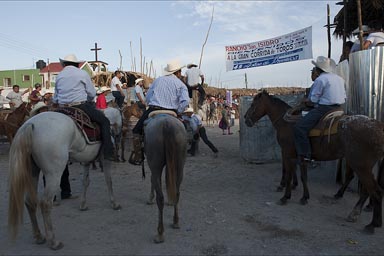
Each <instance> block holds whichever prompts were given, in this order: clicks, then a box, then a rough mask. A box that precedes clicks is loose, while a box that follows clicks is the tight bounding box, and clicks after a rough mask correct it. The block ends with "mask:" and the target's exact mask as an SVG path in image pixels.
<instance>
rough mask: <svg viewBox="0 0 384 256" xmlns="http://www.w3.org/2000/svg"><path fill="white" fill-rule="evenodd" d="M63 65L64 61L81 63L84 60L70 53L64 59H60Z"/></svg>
mask: <svg viewBox="0 0 384 256" xmlns="http://www.w3.org/2000/svg"><path fill="white" fill-rule="evenodd" d="M59 60H60V63H61V65H63V63H64V62H72V63H81V62H82V61H79V60H77V58H76V56H75V54H69V55H67V56H65V57H64V59H59Z"/></svg>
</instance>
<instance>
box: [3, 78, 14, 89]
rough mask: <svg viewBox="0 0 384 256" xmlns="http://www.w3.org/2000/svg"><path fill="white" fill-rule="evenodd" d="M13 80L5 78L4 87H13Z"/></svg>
mask: <svg viewBox="0 0 384 256" xmlns="http://www.w3.org/2000/svg"><path fill="white" fill-rule="evenodd" d="M11 84H12V83H11V78H9V77H4V79H3V85H4V87H10V86H11Z"/></svg>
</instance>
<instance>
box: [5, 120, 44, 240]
mask: <svg viewBox="0 0 384 256" xmlns="http://www.w3.org/2000/svg"><path fill="white" fill-rule="evenodd" d="M33 129H34V127H33V124H29V125H25V126H23V127H21V128H20V130H19V131H18V133H17V134H16V136H15V138H14V140H13V143H12V145H11V149H10V154H9V205H8V229H9V232H10V234H11V236H12V238H15V237H16V235H17V229H18V226H19V224H20V223H21V222H22V221H23V211H24V195H25V193H26V192H29V194H30V199H31V201H32V202H36V201H37V195H36V194H37V193H36V188H35V187H34V186H33V181H32V174H31V168H30V167H31V154H32V152H31V148H32V147H31V142H32V133H33Z"/></svg>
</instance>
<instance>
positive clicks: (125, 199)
mask: <svg viewBox="0 0 384 256" xmlns="http://www.w3.org/2000/svg"><path fill="white" fill-rule="evenodd" d="M238 129H239V127H238V126H236V127H235V129H234V131H235V133H234V135H231V136H229V135H221V130H219V129H218V128H217V127H215V128H207V132H208V137H209V138H210V139H211V140H212V142H213V143H214V144H215V145H216V146H217V147H218V148H219V150H220V153H219V157H218V158H216V159H215V158H213V157H212V153H211V152H210V150H209V148H208V147H207V146H206V145H205V144H203V143H200V153H199V155H198V156H195V157H188V159H187V163H186V166H185V176H184V181H183V184H182V188H181V202H180V218H181V219H180V224H181V229H179V230H173V229H172V228H170V226H169V224H170V223H171V222H172V213H173V211H172V208H171V207H170V206H166V207H165V224H166V229H165V239H166V240H165V243H163V244H154V243H153V242H152V238H153V237H154V235H155V233H156V225H157V207H156V205H151V206H149V205H146V199H147V197H148V194H149V188H150V179H149V169H148V167H147V179H146V180H144V181H143V180H142V179H141V169H140V167H136V166H132V165H129V164H128V163H114V164H113V166H112V167H113V171H112V173H113V187H114V190H115V196H116V198H117V200H118V201H119V203H120V204H121V205H122V207H123V208H122V210H119V211H114V210H112V209H111V208H110V207H109V204H108V201H107V193H106V186H105V183H104V176H103V174H102V173H101V172H100V170H93V171H91V185H90V187H89V193H88V206H89V210H88V211H86V212H81V211H79V210H78V206H79V199H74V200H64V201H62V204H61V205H60V206H56V207H54V209H53V221H54V228H55V231H56V237H57V238H58V239H60V240H61V241H62V242H63V243H64V248H63V249H61V250H60V251H55V252H54V251H51V250H50V249H48V248H47V247H46V246H45V245H36V244H33V240H32V235H31V226H30V221H29V218H28V217H27V213H26V212H25V216H24V220H25V221H24V224H23V225H22V226H21V227H20V232H19V236H18V237H17V239H16V241H15V242H14V243H12V242H10V241H9V240H8V238H7V237H8V236H7V224H6V221H7V204H8V192H7V180H8V151H9V145H8V144H1V145H0V197H1V200H0V237H1V239H0V255H10V254H17V255H101V254H108V255H112V254H113V255H117V254H124V255H126V254H134V255H197V254H199V255H240V254H241V255H251V254H252V255H261V254H268V255H282V254H285V255H287V254H289V255H297V254H302V255H315V254H322V255H374V254H376V255H380V254H381V255H382V254H384V244H383V241H384V230H383V229H382V228H381V229H377V230H376V234H375V235H365V234H363V233H362V232H361V231H362V229H363V226H364V225H365V224H367V223H368V222H369V221H370V219H371V214H370V213H363V215H362V216H361V218H360V219H359V221H358V222H357V223H348V222H346V221H345V220H344V219H345V217H346V216H347V215H348V213H349V212H350V211H351V209H352V207H353V205H354V203H355V202H356V201H357V195H356V193H353V192H347V193H346V195H345V197H344V198H343V199H341V200H339V201H334V200H333V199H332V198H331V196H332V195H333V194H334V193H335V192H336V190H337V188H338V186H337V185H336V184H335V182H334V176H335V174H334V170H333V168H330V166H329V165H321V166H320V167H317V168H315V169H311V170H310V171H309V189H310V193H311V199H310V201H309V204H308V205H306V206H302V205H300V204H299V199H300V197H301V193H302V189H301V186H300V187H299V188H298V189H297V190H296V191H294V192H293V196H292V199H291V201H290V202H289V204H288V205H287V206H280V205H278V204H277V201H278V199H279V198H280V197H281V196H282V194H281V193H279V192H275V188H276V186H277V184H278V182H279V179H280V168H281V165H280V163H273V164H264V165H255V164H247V163H245V162H244V161H243V160H242V159H241V158H240V153H239V134H238V132H237V131H238ZM81 172H82V171H81V167H80V166H79V164H73V165H71V166H70V173H71V175H70V178H71V185H72V190H73V194H74V195H79V194H80V192H81ZM39 220H40V225H41V224H42V223H41V215H40V213H39Z"/></svg>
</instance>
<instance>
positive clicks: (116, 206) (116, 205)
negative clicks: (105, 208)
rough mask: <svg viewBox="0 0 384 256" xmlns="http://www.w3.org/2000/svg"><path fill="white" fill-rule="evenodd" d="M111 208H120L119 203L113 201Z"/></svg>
mask: <svg viewBox="0 0 384 256" xmlns="http://www.w3.org/2000/svg"><path fill="white" fill-rule="evenodd" d="M112 209H113V210H121V205H120V204H116V203H113V204H112Z"/></svg>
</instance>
